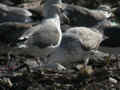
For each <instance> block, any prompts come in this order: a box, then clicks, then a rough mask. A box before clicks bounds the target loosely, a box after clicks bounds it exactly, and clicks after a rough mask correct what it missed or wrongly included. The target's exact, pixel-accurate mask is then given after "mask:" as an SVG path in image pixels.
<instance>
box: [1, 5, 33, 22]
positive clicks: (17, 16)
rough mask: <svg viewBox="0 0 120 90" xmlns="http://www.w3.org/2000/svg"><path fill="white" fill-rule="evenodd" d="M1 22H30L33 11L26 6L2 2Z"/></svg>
mask: <svg viewBox="0 0 120 90" xmlns="http://www.w3.org/2000/svg"><path fill="white" fill-rule="evenodd" d="M0 16H1V17H0V22H6V21H15V22H30V21H31V18H30V17H31V16H32V13H31V12H30V11H28V10H27V9H24V8H19V7H13V6H7V5H5V4H2V3H0Z"/></svg>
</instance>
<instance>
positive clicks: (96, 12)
mask: <svg viewBox="0 0 120 90" xmlns="http://www.w3.org/2000/svg"><path fill="white" fill-rule="evenodd" d="M62 9H63V13H64V14H65V15H66V16H67V17H68V18H69V19H70V23H69V24H70V25H72V26H87V27H91V26H93V25H95V24H96V23H98V22H100V21H102V20H104V19H108V18H110V17H112V16H113V14H112V11H111V8H110V7H109V6H108V5H100V6H99V7H98V8H97V9H88V8H85V7H82V6H77V5H69V4H62Z"/></svg>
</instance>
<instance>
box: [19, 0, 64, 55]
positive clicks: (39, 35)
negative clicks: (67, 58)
mask: <svg viewBox="0 0 120 90" xmlns="http://www.w3.org/2000/svg"><path fill="white" fill-rule="evenodd" d="M60 1H61V0H47V1H46V2H45V5H44V8H43V11H45V12H44V15H45V17H46V18H45V19H44V20H43V21H42V22H41V23H40V24H38V25H36V26H33V27H32V28H30V29H29V30H27V31H26V32H25V33H24V34H23V35H22V36H21V37H19V38H18V41H19V43H18V47H19V48H21V49H22V48H23V49H29V50H30V49H31V51H32V50H33V52H34V51H35V52H37V53H35V55H39V56H40V55H41V54H42V55H43V54H46V53H49V52H51V49H53V48H56V47H58V46H59V45H60V43H61V39H62V33H61V28H60V19H59V13H60V12H59V9H58V7H57V6H56V4H60ZM49 10H50V11H49ZM33 52H30V53H33Z"/></svg>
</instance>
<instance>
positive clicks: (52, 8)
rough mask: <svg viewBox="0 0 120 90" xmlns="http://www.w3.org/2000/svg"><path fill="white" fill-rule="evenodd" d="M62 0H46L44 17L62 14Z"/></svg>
mask: <svg viewBox="0 0 120 90" xmlns="http://www.w3.org/2000/svg"><path fill="white" fill-rule="evenodd" d="M61 4H62V1H61V0H46V1H45V3H44V6H43V16H44V17H54V16H55V15H56V14H58V15H59V14H60V8H59V6H61Z"/></svg>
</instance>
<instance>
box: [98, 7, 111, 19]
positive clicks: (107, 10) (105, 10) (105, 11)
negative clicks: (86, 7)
mask: <svg viewBox="0 0 120 90" xmlns="http://www.w3.org/2000/svg"><path fill="white" fill-rule="evenodd" d="M97 10H100V11H102V12H103V14H104V15H105V16H106V18H110V17H112V16H113V13H112V11H111V7H110V6H109V5H100V6H99V7H98V8H97Z"/></svg>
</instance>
